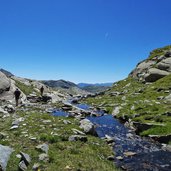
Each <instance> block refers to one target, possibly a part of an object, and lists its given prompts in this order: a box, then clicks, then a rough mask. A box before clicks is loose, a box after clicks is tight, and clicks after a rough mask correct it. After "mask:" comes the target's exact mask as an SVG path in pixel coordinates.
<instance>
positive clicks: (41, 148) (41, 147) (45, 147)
mask: <svg viewBox="0 0 171 171" xmlns="http://www.w3.org/2000/svg"><path fill="white" fill-rule="evenodd" d="M36 149H37V150H39V151H41V152H45V153H46V154H47V153H48V150H49V146H48V145H47V144H45V143H44V144H41V145H38V146H37V147H36Z"/></svg>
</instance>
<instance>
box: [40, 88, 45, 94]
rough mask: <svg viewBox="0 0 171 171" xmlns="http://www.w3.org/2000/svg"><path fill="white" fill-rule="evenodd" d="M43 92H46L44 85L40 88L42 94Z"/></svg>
mask: <svg viewBox="0 0 171 171" xmlns="http://www.w3.org/2000/svg"><path fill="white" fill-rule="evenodd" d="M43 92H44V87H43V86H42V87H41V88H40V94H41V96H43Z"/></svg>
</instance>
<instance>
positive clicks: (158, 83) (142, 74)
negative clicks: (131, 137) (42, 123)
mask: <svg viewBox="0 0 171 171" xmlns="http://www.w3.org/2000/svg"><path fill="white" fill-rule="evenodd" d="M84 102H86V103H89V104H91V105H94V106H96V107H100V108H102V109H106V110H107V111H108V112H109V113H111V114H113V115H114V116H115V117H117V118H119V119H120V120H122V121H123V122H125V123H126V124H127V125H129V126H131V127H132V126H133V127H134V128H135V129H136V130H137V133H140V134H141V135H145V136H150V137H153V138H154V139H156V140H158V141H160V142H165V143H171V107H170V106H171V46H166V47H164V48H159V49H156V50H154V51H152V52H151V53H150V55H149V57H148V58H147V59H146V60H144V61H142V62H140V63H139V64H138V65H137V66H136V68H135V69H134V70H133V71H132V72H131V73H130V75H129V76H128V78H126V79H125V80H121V81H119V82H116V83H114V84H113V87H112V88H111V89H110V90H108V91H106V92H105V94H104V95H99V96H96V97H95V98H88V99H86V100H85V101H84Z"/></svg>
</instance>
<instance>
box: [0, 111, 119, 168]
mask: <svg viewBox="0 0 171 171" xmlns="http://www.w3.org/2000/svg"><path fill="white" fill-rule="evenodd" d="M17 115H18V117H24V118H25V121H23V122H21V123H20V127H19V128H18V129H16V130H11V131H10V130H9V129H10V127H11V123H12V116H11V117H9V118H6V119H2V118H0V130H1V132H3V133H6V134H7V135H8V136H7V137H6V138H5V139H3V140H0V144H4V145H9V146H10V147H13V148H14V149H15V151H14V152H13V153H12V156H11V158H10V161H9V163H8V166H7V171H11V170H13V171H17V170H18V163H19V159H17V158H16V155H17V154H18V153H19V152H20V151H22V152H25V153H27V154H29V155H30V157H31V158H32V161H31V164H30V165H29V168H28V170H30V171H31V170H32V167H33V164H34V163H37V162H38V155H39V154H41V153H40V152H38V151H37V150H36V149H35V147H36V146H37V145H39V144H42V143H44V142H46V143H48V144H49V157H50V161H49V162H48V163H41V168H40V170H46V171H54V170H59V171H60V170H61V171H63V170H69V169H67V166H69V168H71V169H70V170H73V171H75V170H78V169H80V170H83V171H86V170H87V171H89V170H92V171H93V170H94V171H95V170H99V171H100V170H101V171H105V170H106V171H110V170H111V171H114V170H117V169H115V167H114V164H113V162H110V161H108V160H107V157H108V156H109V155H112V154H113V152H112V149H110V147H109V146H108V145H107V144H106V143H105V142H104V141H103V140H100V139H99V138H96V137H93V136H88V141H87V142H86V143H83V142H80V141H77V142H69V141H67V139H68V137H69V136H70V135H73V134H74V133H73V132H72V130H71V129H72V128H77V129H79V126H78V121H76V120H74V119H72V118H61V117H53V116H50V115H49V114H46V113H42V112H41V111H39V110H37V109H35V110H33V109H30V111H28V112H22V111H18V112H17ZM63 119H65V120H69V121H70V122H71V124H68V125H65V124H64V123H63ZM43 120H50V121H51V123H47V124H45V123H44V122H43ZM24 123H25V124H26V125H23V124H24ZM24 132H27V133H24ZM26 134H28V137H27V136H26V137H25V135H26ZM29 137H36V141H33V140H31V139H30V138H29Z"/></svg>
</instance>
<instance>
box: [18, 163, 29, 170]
mask: <svg viewBox="0 0 171 171" xmlns="http://www.w3.org/2000/svg"><path fill="white" fill-rule="evenodd" d="M18 167H19V169H20V171H25V170H27V166H26V164H25V162H24V161H23V160H22V161H20V163H19V165H18Z"/></svg>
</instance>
